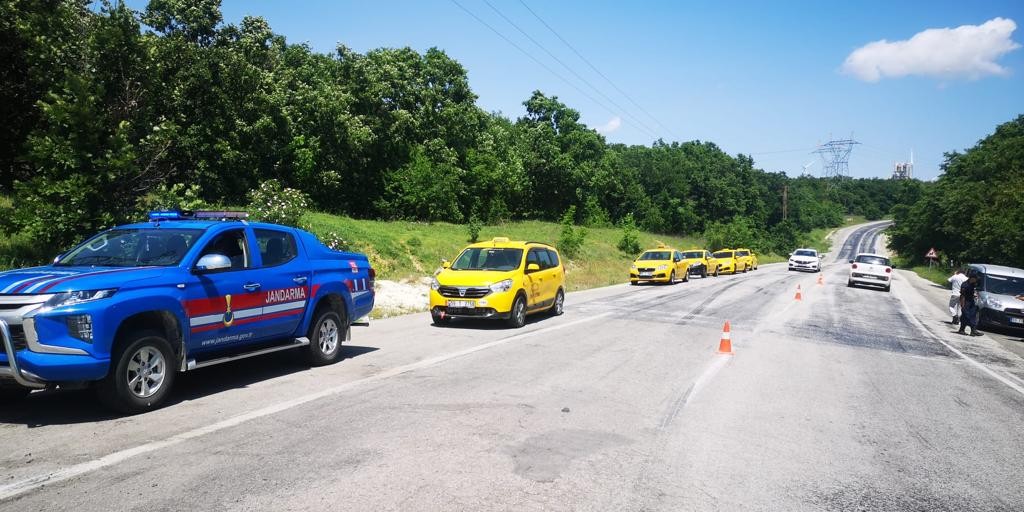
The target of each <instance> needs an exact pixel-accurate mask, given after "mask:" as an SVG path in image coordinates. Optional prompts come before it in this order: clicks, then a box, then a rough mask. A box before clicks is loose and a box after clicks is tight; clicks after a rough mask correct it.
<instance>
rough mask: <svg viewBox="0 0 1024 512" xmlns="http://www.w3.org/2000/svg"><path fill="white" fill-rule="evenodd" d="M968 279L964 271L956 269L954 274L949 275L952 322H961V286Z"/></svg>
mask: <svg viewBox="0 0 1024 512" xmlns="http://www.w3.org/2000/svg"><path fill="white" fill-rule="evenodd" d="M966 280H967V276H965V275H964V271H963V270H960V269H956V272H955V273H953V275H951V276H949V279H947V280H946V281H949V294H950V295H949V314H950V315H953V321H952V322H950V323H951V324H958V323H960V286H962V285H963V284H964V281H966Z"/></svg>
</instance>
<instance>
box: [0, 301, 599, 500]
mask: <svg viewBox="0 0 1024 512" xmlns="http://www.w3.org/2000/svg"><path fill="white" fill-rule="evenodd" d="M609 315H610V313H605V314H600V315H594V316H588V317H586V318H581V319H579V320H574V321H572V322H567V323H564V324H560V325H554V326H551V327H545V328H541V329H537V330H534V331H529V332H524V333H522V334H516V335H512V336H509V337H507V338H503V339H500V340H496V341H492V342H490V343H484V344H483V345H477V346H475V347H470V348H467V349H465V350H460V351H458V352H452V353H450V354H445V355H441V356H437V357H433V358H430V359H424V360H422V361H418V362H415V363H410V364H407V365H404V366H398V367H395V368H392V369H390V370H386V371H383V372H381V373H378V374H376V375H371V376H369V377H366V378H363V379H359V380H355V381H352V382H346V383H344V384H340V385H338V386H335V387H333V388H328V389H325V390H323V391H320V392H317V393H312V394H309V395H305V396H301V397H298V398H294V399H292V400H288V401H285V402H281V403H279V404H274V405H270V406H267V407H264V408H262V409H257V410H255V411H251V412H248V413H245V414H240V415H238V416H235V417H232V418H228V419H226V420H224V421H220V422H217V423H213V424H211V425H207V426H205V427H199V428H196V429H193V430H189V431H187V432H183V433H181V434H177V435H174V436H171V437H169V438H167V439H164V440H162V441H154V442H152V443H147V444H143V445H139V446H135V447H132V448H128V449H125V450H121V451H118V452H114V453H111V454H109V455H105V456H103V457H100V458H98V459H94V460H91V461H88V462H83V463H81V464H75V465H74V466H68V467H66V468H61V469H57V470H55V471H51V472H49V473H45V474H41V475H36V476H33V477H30V478H27V479H25V480H21V481H18V482H14V483H10V484H7V485H3V486H0V501H4V500H8V499H11V498H13V497H15V496H19V495H21V494H24V493H26V492H29V491H33V490H36V489H38V488H40V487H43V486H45V485H47V484H53V483H58V482H63V481H65V480H69V479H71V478H74V477H76V476H80V475H83V474H86V473H90V472H92V471H96V470H98V469H102V468H105V467H109V466H113V465H115V464H119V463H121V462H123V461H125V460H127V459H130V458H132V457H136V456H138V455H142V454H145V453H151V452H155V451H157V450H161V449H163V448H167V447H170V446H174V445H177V444H181V443H183V442H185V441H188V440H190V439H195V438H197V437H202V436H205V435H207V434H212V433H214V432H218V431H221V430H224V429H228V428H231V427H235V426H238V425H241V424H243V423H246V422H249V421H252V420H255V419H259V418H262V417H264V416H269V415H271V414H276V413H279V412H282V411H286V410H288V409H293V408H295V407H298V406H300V405H303V404H307V403H309V402H312V401H315V400H319V399H321V398H326V397H329V396H332V395H337V394H339V393H343V392H345V391H348V390H350V389H352V388H355V387H358V386H361V385H363V384H368V383H372V382H377V381H381V380H385V379H389V378H391V377H395V376H397V375H402V374H404V373H408V372H412V371H416V370H422V369H424V368H429V367H431V366H435V365H439V364H441V363H444V362H447V361H451V360H452V359H457V358H460V357H463V356H467V355H469V354H472V353H474V352H480V351H482V350H487V349H489V348H494V347H497V346H499V345H505V344H507V343H511V342H513V341H518V340H521V339H523V338H528V337H531V336H536V335H538V334H544V333H548V332H551V331H555V330H558V329H564V328H566V327H572V326H575V325H579V324H582V323H586V322H592V321H594V320H598V319H601V318H604V317H607V316H609Z"/></svg>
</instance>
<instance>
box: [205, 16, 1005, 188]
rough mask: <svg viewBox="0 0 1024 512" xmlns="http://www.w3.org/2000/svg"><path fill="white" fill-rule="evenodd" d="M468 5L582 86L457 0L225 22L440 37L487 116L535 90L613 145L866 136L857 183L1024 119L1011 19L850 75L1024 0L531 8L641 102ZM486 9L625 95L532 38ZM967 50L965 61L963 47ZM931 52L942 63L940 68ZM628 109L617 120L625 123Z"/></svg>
mask: <svg viewBox="0 0 1024 512" xmlns="http://www.w3.org/2000/svg"><path fill="white" fill-rule="evenodd" d="M455 1H457V2H458V3H459V4H461V5H462V6H464V7H465V8H466V9H468V10H469V11H471V12H472V13H474V14H475V15H476V16H478V17H480V18H481V19H483V20H484V21H485V22H486V23H488V24H490V25H491V26H492V27H494V28H495V29H497V30H498V31H500V32H501V33H502V34H504V35H505V36H506V37H508V38H509V39H511V40H513V41H515V42H516V43H517V44H518V45H519V46H520V47H522V48H523V49H525V50H527V51H528V52H529V53H530V54H532V55H533V56H534V57H535V58H536V59H537V60H540V61H541V62H544V63H545V65H547V66H548V67H549V68H551V69H553V70H555V71H556V72H557V73H558V74H560V75H561V76H563V77H565V78H566V79H568V80H569V81H570V82H572V83H573V84H576V87H578V88H579V89H583V90H584V91H586V92H587V95H584V94H583V93H581V92H580V91H579V90H578V89H577V88H574V87H573V86H571V85H568V84H566V82H564V81H563V80H561V79H559V78H557V77H556V76H554V75H553V74H552V73H551V72H549V71H548V70H546V69H545V68H544V67H542V66H540V65H538V64H537V63H536V62H534V61H533V60H531V59H530V58H529V57H527V56H525V55H523V54H522V53H521V52H520V51H519V50H517V49H515V48H514V47H513V46H511V45H510V44H508V43H507V42H506V41H504V40H502V39H501V38H500V37H499V36H497V35H495V34H494V32H492V31H491V30H490V29H488V28H487V27H485V26H484V25H483V24H481V23H480V22H479V21H477V20H476V19H474V18H473V17H471V16H470V15H469V14H467V13H466V12H465V11H464V10H462V9H461V8H460V7H459V6H458V5H457V4H456V3H455V2H454V1H452V0H444V1H440V0H438V1H429V2H428V1H393V2H388V1H377V2H349V1H327V0H324V1H308V2H306V1H291V2H280V1H272V0H249V1H241V0H225V1H224V3H223V12H224V17H225V21H227V22H229V23H234V22H238V21H239V20H241V18H242V17H243V16H245V15H258V16H263V17H264V18H266V19H267V20H268V21H269V22H270V25H271V27H272V28H273V29H274V31H275V32H277V33H280V34H283V35H285V36H286V37H287V38H288V40H289V42H293V43H298V42H306V43H308V44H309V45H310V46H311V47H312V48H313V49H315V50H317V51H321V52H331V51H333V49H334V48H335V46H336V45H337V44H338V43H343V44H345V45H347V46H349V47H350V48H353V49H355V50H357V51H366V50H369V49H373V48H378V47H404V46H410V47H412V48H414V49H417V50H420V51H423V50H426V49H427V48H430V47H432V46H436V47H438V48H441V49H443V50H445V51H446V52H447V53H448V54H449V55H451V56H452V57H454V58H455V59H456V60H458V61H459V62H461V63H462V64H463V66H465V67H466V69H467V70H468V72H469V78H470V84H471V85H472V87H473V90H474V91H475V92H476V93H477V94H478V95H479V100H478V103H479V105H480V106H481V107H483V108H485V109H487V110H491V111H501V112H503V113H504V114H505V115H507V116H509V117H512V118H515V117H518V116H519V115H521V114H522V113H523V107H522V102H523V101H524V100H525V99H526V98H528V97H529V95H530V93H531V92H532V91H533V90H535V89H540V90H542V91H544V92H545V93H547V94H552V95H556V96H558V97H559V98H560V99H561V100H562V101H564V102H565V103H567V104H568V105H570V106H571V107H573V108H575V109H577V110H579V111H580V112H581V114H582V118H583V120H584V122H586V123H587V124H588V125H589V126H591V127H595V128H597V127H603V128H605V130H606V132H607V133H606V137H607V138H608V140H609V141H610V142H622V143H627V144H649V143H650V142H651V141H652V140H653V139H654V137H655V136H659V137H662V138H664V139H665V140H693V139H700V140H706V141H712V142H715V143H717V144H718V145H720V146H721V147H722V148H723V149H725V150H726V151H728V152H729V153H732V154H735V153H739V152H743V153H748V154H750V153H752V154H753V156H754V159H755V161H756V163H757V165H758V166H759V167H762V168H764V169H766V170H770V171H785V172H787V173H788V174H790V175H796V174H799V172H800V170H801V168H802V166H803V165H804V164H806V163H808V162H812V161H813V162H815V163H814V164H813V165H812V167H810V169H809V171H810V172H812V173H814V174H816V175H817V174H820V172H821V169H822V164H821V161H820V159H819V158H818V157H817V156H816V155H813V154H811V153H810V152H811V151H812V150H813V149H814V147H815V146H816V145H817V144H819V143H821V142H825V141H827V140H828V139H829V138H830V137H833V138H846V137H849V136H850V135H851V134H852V135H853V137H854V138H855V139H857V140H858V141H860V142H862V143H863V144H862V145H861V146H858V147H857V148H856V149H855V150H854V151H853V154H852V156H851V158H850V171H851V174H852V175H853V176H888V175H889V174H890V173H891V171H892V162H893V161H895V160H905V159H907V157H908V156H909V152H910V150H911V149H913V150H914V154H915V162H916V164H917V165H916V169H915V171H916V172H915V174H916V175H917V176H918V177H921V178H924V179H931V178H934V177H935V176H937V175H938V173H939V169H938V166H939V164H940V163H941V161H942V154H943V152H944V151H949V150H954V149H959V150H962V149H964V148H967V147H970V146H972V145H973V144H974V143H975V142H977V141H978V140H979V139H981V138H983V137H985V136H986V135H987V134H989V133H991V132H992V130H993V129H994V128H995V126H996V125H997V124H999V123H1002V122H1005V121H1009V120H1011V119H1013V118H1015V117H1016V116H1017V115H1019V114H1024V48H1018V49H1008V48H1007V46H1006V45H1008V44H1009V45H1011V46H1012V45H1013V42H1016V43H1017V44H1018V45H1019V44H1021V43H1024V27H1018V28H1017V29H1016V30H1014V31H1012V33H1008V35H1007V34H1006V32H1008V31H1007V30H1005V27H1006V23H1005V22H1004V23H1003V24H1002V27H1003V28H1004V34H1003V35H1004V37H1003V38H1002V40H1001V41H994V42H992V44H989V43H987V42H985V41H988V40H987V39H984V38H982V37H981V36H979V34H980V32H978V31H981V32H984V31H985V30H986V28H984V27H983V28H980V29H976V31H975V32H963V33H961V34H960V35H961V36H962V37H961V38H960V39H955V38H953V39H950V38H946V37H945V36H944V35H943V33H937V32H936V33H932V34H933V35H936V38H933V39H934V40H931V42H929V41H928V40H924V39H922V40H921V41H919V42H920V43H921V44H919V45H917V46H913V47H911V48H909V49H908V48H904V47H899V46H898V45H897V46H892V47H883V48H880V49H875V50H872V51H870V52H867V53H865V54H864V55H863V57H864V59H866V60H867V61H869V62H870V63H875V62H876V61H877V62H882V64H880V65H883V66H884V65H887V66H889V71H888V72H887V73H888V74H886V72H883V76H881V77H880V79H878V80H877V81H874V82H872V81H867V80H868V79H870V78H871V76H870V75H871V74H870V73H868V72H865V71H863V69H864V68H861V72H860V73H858V72H856V71H850V69H846V68H844V62H845V61H846V59H847V57H848V56H849V55H850V54H851V52H853V51H854V50H856V49H858V48H860V47H862V46H864V45H867V44H869V43H872V42H874V41H879V40H882V39H885V40H888V41H901V40H907V39H910V38H911V37H913V36H914V35H915V34H917V33H919V32H922V31H924V30H926V29H936V28H945V27H950V28H953V27H959V26H962V25H983V24H985V23H986V22H988V21H990V20H993V19H996V18H1004V19H1008V20H1013V22H1015V23H1016V24H1024V2H1019V1H1012V0H1010V1H978V2H951V1H928V2H891V1H889V2H846V3H832V4H822V3H820V2H816V3H811V2H807V3H803V4H797V3H796V2H752V3H744V4H740V3H735V4H730V5H723V3H720V2H685V3H684V2H673V1H657V2H653V1H652V2H622V1H619V2H612V1H575V0H574V1H558V2H550V1H549V2H541V1H539V0H523V2H525V4H526V5H527V6H529V7H530V8H531V9H532V10H533V11H534V12H536V13H537V14H538V15H539V16H540V17H541V18H542V19H543V20H544V21H546V22H547V23H548V24H549V25H550V26H551V27H553V28H554V29H555V31H557V33H558V34H559V35H561V36H562V37H563V38H564V39H566V40H567V41H568V42H569V43H571V44H572V45H573V46H574V47H575V48H576V49H577V50H579V52H580V53H581V54H582V55H583V56H584V57H586V58H587V59H588V60H589V61H590V62H591V63H593V64H594V65H595V66H596V67H597V68H598V69H599V70H600V71H601V72H602V73H603V74H604V75H606V76H607V77H608V78H610V79H611V81H612V82H614V84H615V85H616V86H618V87H619V88H620V89H622V90H623V91H625V92H626V93H627V94H628V96H629V99H628V98H626V97H624V96H623V95H622V94H620V93H619V92H618V91H616V90H615V89H614V88H613V87H612V86H611V85H609V83H608V82H606V81H605V80H604V79H603V78H601V77H600V76H599V75H597V74H596V73H595V72H594V71H593V70H592V69H591V68H590V67H589V66H587V64H585V63H584V62H583V61H581V60H580V59H579V58H577V57H576V56H575V55H574V54H573V53H572V51H571V50H570V49H569V48H568V47H566V46H565V45H564V44H563V43H562V42H561V41H559V40H558V39H557V37H556V36H555V35H554V34H552V32H550V31H549V30H548V29H547V28H545V26H544V25H542V24H541V22H539V21H538V20H537V18H535V17H534V16H533V14H531V13H530V11H529V10H527V8H526V7H524V5H523V3H521V2H520V1H519V0H486V1H485V0H455ZM487 1H489V2H490V3H491V4H492V5H493V6H494V7H496V8H497V9H498V10H499V11H501V13H502V14H504V15H505V16H506V17H508V18H509V19H511V20H512V21H513V22H515V23H516V24H517V25H519V27H521V28H522V29H523V30H524V31H525V32H526V33H528V34H529V35H530V36H531V37H533V38H534V39H535V40H536V41H538V42H539V43H541V45H543V46H544V47H545V48H547V50H548V51H550V52H551V53H553V54H554V55H556V56H557V57H558V58H559V59H561V60H562V61H563V62H564V63H566V64H568V65H569V67H570V68H572V70H573V71H575V72H576V73H577V74H579V75H581V76H582V77H583V78H585V79H586V81H587V82H589V84H591V85H593V86H594V87H596V88H597V89H598V90H600V91H601V92H602V93H603V94H604V95H605V96H607V97H609V98H611V99H612V100H614V104H613V103H612V102H609V101H608V100H607V99H605V98H603V97H602V96H601V95H600V94H599V93H597V92H595V91H594V90H593V89H591V88H590V87H589V86H588V85H586V84H584V83H583V82H582V81H581V80H579V79H578V78H576V77H575V76H574V75H573V74H572V73H571V72H570V71H567V70H566V69H565V68H563V67H562V66H561V64H559V63H557V62H556V61H555V60H553V59H552V58H551V57H550V56H549V55H547V54H546V53H545V52H544V51H543V50H541V49H539V48H538V47H537V46H535V45H534V44H533V43H532V42H530V41H529V40H528V39H527V38H526V37H525V36H523V35H522V34H521V33H520V32H518V31H517V30H516V29H515V28H513V27H512V26H511V25H510V24H509V23H508V22H507V21H506V20H504V19H502V17H500V15H499V14H498V13H496V12H495V10H493V9H492V8H491V7H490V6H489V5H488V4H487V3H486V2H487ZM985 27H988V28H991V27H990V26H989V25H985ZM983 39H984V40H983ZM997 39H998V38H997ZM978 41H981V42H978ZM1011 41H1012V42H1011ZM1000 43H1001V44H1002V45H1003V49H1002V50H1001V51H1000V50H994V51H995V53H994V54H993V53H991V52H992V51H993V50H991V48H990V47H991V46H992V45H998V44H1000ZM986 45H987V46H986ZM974 46H981V48H974ZM964 48H966V50H965V49H964ZM972 48H973V49H972ZM986 48H987V49H986ZM890 50H891V51H890ZM963 51H966V52H967V53H968V54H966V55H960V53H962V52H963ZM971 51H976V52H981V53H982V54H984V52H985V51H989V52H990V53H988V54H987V55H988V58H990V60H991V62H993V63H994V64H991V65H990V66H989V67H988V68H986V70H982V71H980V72H979V71H977V70H974V71H972V70H970V69H967V70H959V71H957V70H956V69H953V70H952V71H948V72H942V71H938V72H936V71H935V66H938V69H940V70H941V69H947V70H949V69H952V68H950V66H953V67H954V68H955V66H956V65H958V63H957V62H955V60H956V59H960V61H971V62H974V61H977V58H976V57H977V55H975V54H970V52H971ZM887 52H888V53H887ZM983 56H984V55H983ZM936 59H937V60H938V63H937V64H936V62H932V61H935V60H936ZM943 59H947V60H948V59H953V61H954V62H952V63H950V62H948V61H947V60H943ZM929 63H930V64H929ZM929 65H931V68H929V67H928V66H929ZM992 66H995V68H993V67H992ZM844 69H845V71H844ZM993 69H994V71H993ZM993 73H994V74H993ZM890 75H892V76H890ZM902 75H907V76H902ZM876 78H877V77H876ZM588 96H589V97H588ZM630 99H632V100H633V101H635V102H636V103H637V104H639V105H640V106H641V107H642V109H638V108H637V107H636V106H634V105H633V103H632V102H631V101H630ZM594 100H597V101H594ZM602 104H603V106H602ZM644 111H646V112H647V113H650V114H653V116H654V117H655V118H656V119H657V121H655V120H653V119H651V118H650V117H648V116H647V115H646V114H645V113H644ZM616 118H618V119H621V124H620V126H619V127H618V128H617V129H613V128H614V126H615V124H616V123H615V121H614V119H616ZM634 118H638V119H639V120H641V121H643V124H645V125H646V128H644V127H642V126H640V123H638V122H636V121H635V120H634ZM662 125H663V126H662Z"/></svg>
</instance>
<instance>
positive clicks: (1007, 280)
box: [982, 274, 1024, 295]
mask: <svg viewBox="0 0 1024 512" xmlns="http://www.w3.org/2000/svg"><path fill="white" fill-rule="evenodd" d="M982 289H983V290H985V291H986V292H989V293H994V294H996V295H1024V278H1020V277H1010V276H996V275H992V274H988V275H986V276H985V283H984V288H982Z"/></svg>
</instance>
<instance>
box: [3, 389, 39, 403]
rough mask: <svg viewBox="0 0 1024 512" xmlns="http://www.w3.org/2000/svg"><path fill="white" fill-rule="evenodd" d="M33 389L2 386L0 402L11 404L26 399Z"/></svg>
mask: <svg viewBox="0 0 1024 512" xmlns="http://www.w3.org/2000/svg"><path fill="white" fill-rule="evenodd" d="M31 392H32V390H31V389H28V388H22V387H17V388H16V387H9V388H8V387H0V404H11V403H14V402H17V401H19V400H22V399H24V398H25V397H26V396H28V394H29V393H31Z"/></svg>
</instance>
